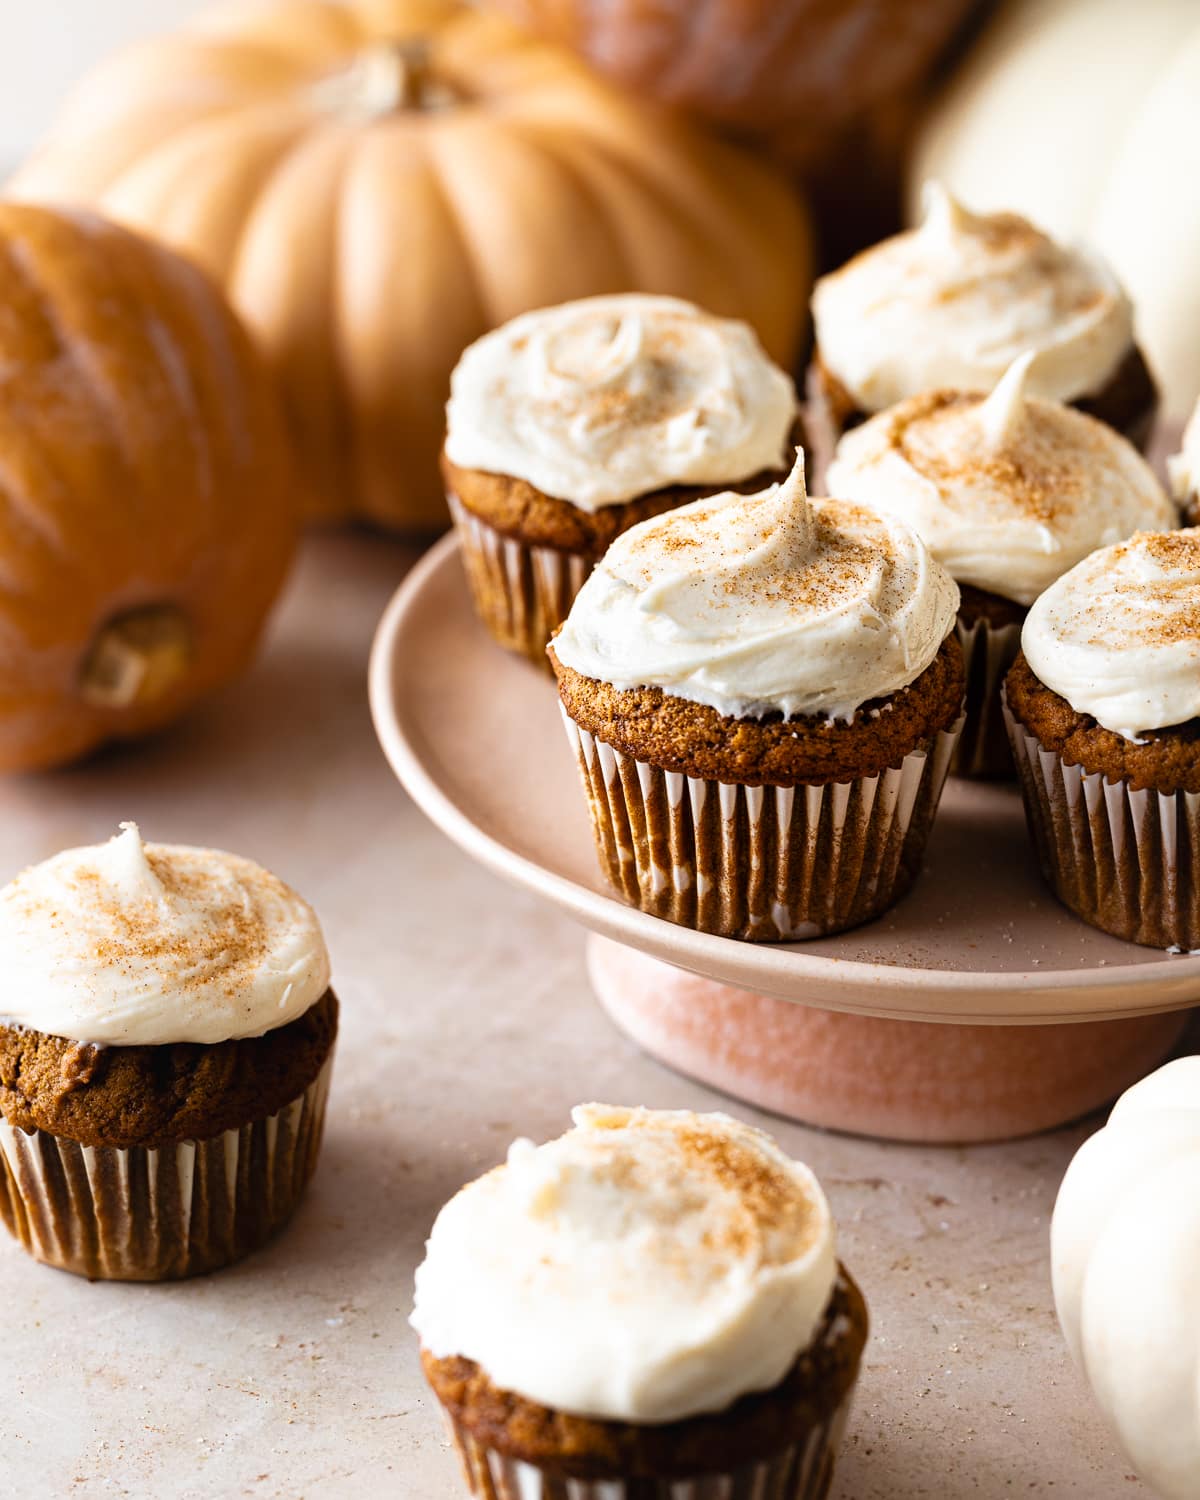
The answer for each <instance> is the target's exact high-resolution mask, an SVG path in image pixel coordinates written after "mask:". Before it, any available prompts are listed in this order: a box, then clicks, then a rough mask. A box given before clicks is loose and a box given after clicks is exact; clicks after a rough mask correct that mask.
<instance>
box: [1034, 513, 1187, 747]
mask: <svg viewBox="0 0 1200 1500" xmlns="http://www.w3.org/2000/svg"><path fill="white" fill-rule="evenodd" d="M1021 648H1022V650H1023V651H1024V652H1025V656H1026V659H1027V660H1028V662H1029V665H1030V667H1031V668H1032V669H1033V671H1034V672H1035V673H1036V675H1037V676H1038V677H1039V678H1040V679H1041V681H1042V682H1043V683H1045V685H1046V686H1047V687H1048V688H1051V689H1052V690H1053V691H1054V692H1056V693H1057V694H1058V695H1059V696H1060V697H1061V698H1065V699H1066V700H1067V702H1068V703H1069V704H1070V705H1071V707H1072V708H1073V709H1075V711H1076V712H1077V713H1082V714H1091V716H1092V717H1093V718H1094V719H1095V720H1096V722H1097V723H1098V724H1100V725H1102V726H1103V727H1104V728H1105V729H1111V730H1112V731H1113V732H1114V733H1116V734H1120V735H1124V737H1125V738H1126V739H1137V738H1138V737H1139V735H1140V734H1141V733H1142V732H1144V731H1145V730H1148V729H1164V728H1167V727H1168V726H1170V725H1174V724H1184V723H1186V722H1187V721H1188V720H1189V719H1194V718H1196V717H1198V716H1200V528H1194V527H1190V528H1188V529H1187V530H1184V531H1143V532H1138V533H1137V534H1136V535H1135V536H1132V537H1130V538H1129V540H1128V541H1125V542H1121V543H1119V544H1118V545H1117V546H1115V547H1105V548H1104V549H1103V550H1102V551H1099V552H1093V553H1092V555H1091V556H1090V557H1087V558H1085V559H1084V560H1083V562H1081V563H1079V564H1077V565H1076V566H1075V567H1074V568H1072V569H1071V571H1070V572H1069V573H1066V574H1064V575H1063V577H1062V578H1060V579H1059V580H1058V582H1057V583H1055V584H1052V585H1051V587H1050V588H1048V589H1047V590H1046V592H1045V593H1044V594H1043V595H1042V596H1041V598H1040V599H1038V600H1037V602H1036V603H1035V604H1034V605H1033V607H1032V609H1030V611H1029V614H1028V615H1027V616H1026V619H1025V626H1024V629H1023V630H1022V633H1021Z"/></svg>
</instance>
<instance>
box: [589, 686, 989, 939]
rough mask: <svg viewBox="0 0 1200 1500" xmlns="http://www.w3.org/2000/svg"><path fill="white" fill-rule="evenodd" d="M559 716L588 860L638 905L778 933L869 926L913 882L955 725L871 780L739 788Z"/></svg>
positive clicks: (696, 921) (768, 935)
mask: <svg viewBox="0 0 1200 1500" xmlns="http://www.w3.org/2000/svg"><path fill="white" fill-rule="evenodd" d="M563 722H564V723H565V725H566V729H567V737H568V739H569V740H570V742H571V745H572V746H573V748H574V750H575V754H576V757H577V759H578V762H579V769H580V771H581V773H582V775H583V783H584V790H585V792H586V794H587V799H588V805H589V807H590V809H591V814H592V831H593V834H594V835H595V840H596V851H597V854H598V855H599V859H600V865H601V868H602V869H603V870H604V871H605V873H606V874H607V875H608V878H609V880H610V881H611V882H612V884H613V885H614V886H616V888H617V890H618V891H620V892H621V894H622V895H623V896H624V897H625V898H626V900H628V901H630V902H631V903H632V904H633V905H634V906H638V907H640V908H641V909H642V911H646V912H650V913H651V914H652V915H653V916H656V917H665V918H666V919H667V920H668V921H670V922H677V923H679V924H680V925H681V926H684V927H694V928H697V929H698V930H700V931H701V932H712V933H716V934H718V935H719V936H723V937H735V938H748V939H751V940H754V941H758V942H780V941H787V940H797V939H803V938H815V937H822V936H824V935H826V934H827V933H832V932H840V931H842V930H843V929H845V928H847V927H855V926H857V925H858V924H859V923H860V922H867V921H870V919H871V918H872V917H876V916H878V915H879V914H880V912H882V911H885V910H886V909H887V908H888V907H889V906H891V905H892V904H893V903H894V902H895V901H897V900H898V899H899V898H900V897H901V896H902V895H903V894H904V892H905V891H906V890H907V889H908V887H909V886H910V885H911V884H912V882H913V880H914V879H915V878H916V876H917V874H918V872H919V870H920V866H921V859H922V856H923V854H924V851H925V843H926V840H927V839H928V836H929V830H930V827H931V826H932V823H933V815H934V813H935V811H936V810H937V804H938V799H939V798H940V796H941V793H942V787H943V785H944V783H945V780H946V772H947V770H948V768H949V765H950V757H951V755H952V754H953V751H954V746H955V742H956V741H957V739H958V732H959V729H960V728H961V720H960V721H959V723H958V724H956V725H955V726H954V727H953V728H952V729H950V730H946V731H942V732H941V733H939V734H937V735H935V736H934V737H933V738H932V739H930V740H928V741H926V742H925V743H924V744H923V745H921V746H920V747H918V748H917V749H916V750H913V751H911V752H910V753H909V754H908V755H906V756H905V757H904V759H903V760H902V761H901V762H900V763H899V764H898V765H896V766H894V767H892V768H891V769H889V770H886V771H883V772H881V773H880V774H879V775H876V776H866V777H860V778H859V779H857V780H854V781H848V782H831V783H828V784H826V785H823V786H795V787H782V786H761V787H754V786H740V785H735V784H731V783H727V782H717V781H706V780H702V779H699V778H696V777H691V776H684V775H683V774H682V773H680V772H677V771H663V770H661V769H659V767H657V766H654V765H650V764H648V763H647V762H645V761H638V760H634V759H633V758H632V757H631V756H628V755H624V754H622V752H621V751H619V750H616V749H614V748H613V747H612V746H611V745H607V744H605V743H603V742H602V741H600V740H598V739H596V738H595V737H594V736H593V735H591V734H590V733H589V732H588V731H587V730H585V729H583V728H581V727H580V726H579V725H578V724H576V723H575V722H574V720H572V719H571V718H570V717H569V716H568V715H567V713H566V712H565V710H564V711H563Z"/></svg>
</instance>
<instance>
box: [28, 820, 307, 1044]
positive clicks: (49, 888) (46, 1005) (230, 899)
mask: <svg viewBox="0 0 1200 1500" xmlns="http://www.w3.org/2000/svg"><path fill="white" fill-rule="evenodd" d="M0 971H2V972H3V973H4V975H5V995H4V1000H3V1002H0V1013H3V1015H4V1017H5V1019H6V1020H7V1021H8V1022H10V1023H13V1024H17V1025H23V1026H28V1027H30V1028H32V1029H34V1030H37V1031H44V1032H48V1033H50V1034H51V1035H53V1036H61V1037H67V1038H68V1039H70V1040H72V1041H79V1042H96V1043H114V1044H120V1045H125V1046H158V1045H162V1044H166V1043H171V1042H204V1043H214V1042H224V1041H229V1040H231V1039H234V1038H237V1037H252V1036H261V1035H262V1034H263V1033H264V1032H267V1031H273V1030H274V1029H275V1028H276V1027H278V1026H285V1025H286V1024H287V1023H288V1022H289V1021H292V1020H295V1018H296V1017H297V1016H299V1015H302V1014H303V1012H304V1011H306V1010H307V1009H308V1008H309V1006H310V1005H313V1004H315V1002H316V1001H317V1000H319V999H320V997H321V996H322V995H323V994H324V992H325V990H326V989H327V988H328V986H329V956H328V953H327V952H326V949H325V943H324V939H323V938H322V936H321V929H320V926H319V925H318V922H317V918H316V916H315V914H314V913H313V911H312V909H311V907H309V906H308V904H307V903H306V902H304V901H302V900H301V899H300V897H299V896H297V895H296V893H295V892H294V891H292V890H290V889H289V888H288V887H287V886H286V885H284V883H283V882H282V881H281V880H278V879H276V877H275V876H274V875H271V874H269V873H268V872H267V871H266V870H264V869H262V867H261V866H259V865H256V864H254V863H252V862H251V861H250V860H248V859H242V858H240V857H239V856H237V855H235V854H223V853H221V852H220V851H218V850H216V849H193V848H189V847H185V846H182V845H174V844H143V842H142V840H141V836H140V834H139V833H138V830H137V827H136V825H135V824H133V823H123V824H122V825H121V832H120V833H119V834H118V835H117V836H116V837H115V838H113V839H110V840H109V842H108V843H106V844H96V845H91V846H88V847H86V848H82V849H66V850H64V851H63V852H62V853H61V854H56V855H55V856H54V857H53V858H51V859H48V860H45V861H43V863H41V864H39V865H34V866H32V867H31V868H30V869H28V870H26V871H24V872H23V873H22V874H20V875H18V876H17V877H16V879H15V880H12V881H10V882H9V884H8V885H7V886H5V887H4V889H3V890H2V891H0Z"/></svg>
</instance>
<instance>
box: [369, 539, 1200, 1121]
mask: <svg viewBox="0 0 1200 1500" xmlns="http://www.w3.org/2000/svg"><path fill="white" fill-rule="evenodd" d="M370 690H371V711H372V715H373V717H374V720H375V728H376V732H377V733H378V735H379V739H380V742H381V744H382V745H383V749H384V752H385V753H386V755H387V757H388V760H389V761H390V763H391V765H392V768H393V769H394V770H395V772H396V775H397V776H398V777H399V779H400V780H401V782H402V783H403V784H404V786H405V787H406V788H407V789H408V791H409V792H410V793H411V795H412V797H413V798H414V800H415V801H416V802H417V803H418V804H419V805H420V806H421V807H422V808H423V809H424V811H425V812H426V813H427V814H428V815H429V817H430V818H432V819H433V821H434V822H435V823H436V824H437V825H438V826H439V827H440V828H441V829H442V830H443V831H444V832H445V833H446V834H448V835H449V837H450V838H452V839H453V840H454V841H455V843H457V844H459V845H460V846H461V847H462V848H463V849H464V850H465V851H466V852H467V853H468V854H470V855H472V856H473V857H474V858H476V859H478V860H480V861H481V862H482V863H483V864H485V865H486V866H488V867H489V868H490V869H492V870H494V871H496V873H497V874H500V875H502V876H504V877H505V878H507V879H509V880H511V881H514V882H515V883H517V884H518V885H522V886H525V887H527V888H528V889H530V890H532V891H536V892H537V893H538V894H539V895H541V896H544V897H545V898H546V899H547V900H549V901H552V902H554V903H555V904H557V905H558V906H560V907H561V908H562V909H563V910H564V911H566V912H568V913H569V914H570V915H571V916H573V917H575V918H576V919H577V920H579V921H580V922H582V923H583V924H584V925H585V926H586V927H589V928H591V929H592V931H593V933H594V934H596V936H594V937H593V938H592V939H591V940H590V944H589V950H588V963H589V970H590V973H591V977H592V983H593V985H594V987H595V990H596V993H597V995H598V996H599V999H600V1002H601V1004H602V1005H603V1006H604V1007H605V1009H606V1010H607V1011H608V1013H609V1015H610V1016H611V1017H612V1019H613V1020H614V1021H615V1022H616V1024H617V1025H618V1026H619V1027H621V1029H622V1030H624V1031H626V1032H627V1033H628V1034H629V1035H630V1036H631V1037H633V1038H634V1039H635V1040H636V1041H637V1042H638V1043H639V1045H641V1046H642V1047H643V1048H645V1050H646V1051H647V1052H650V1053H651V1054H653V1055H654V1056H655V1057H657V1058H659V1059H661V1060H662V1061H663V1062H665V1063H667V1064H668V1065H669V1066H671V1067H673V1068H676V1069H678V1070H679V1071H681V1072H683V1073H687V1074H690V1075H691V1076H693V1077H695V1078H699V1079H702V1080H703V1081H704V1082H705V1083H708V1084H711V1085H713V1086H714V1087H716V1088H719V1089H722V1090H724V1091H725V1092H727V1093H730V1094H733V1095H736V1096H737V1097H738V1098H741V1099H745V1100H748V1101H749V1102H751V1103H753V1104H756V1105H759V1106H762V1107H764V1108H767V1109H771V1110H775V1111H777V1112H778V1113H780V1114H784V1115H788V1116H790V1117H792V1118H794V1119H799V1120H804V1121H807V1122H808V1123H810V1124H817V1125H825V1126H829V1127H832V1128H834V1129H839V1130H849V1131H855V1132H859V1133H862V1134H867V1135H878V1136H885V1137H889V1138H893V1139H898V1140H914V1141H918V1140H919V1141H945V1142H948V1141H979V1140H996V1139H1001V1138H1004V1137H1008V1136H1013V1135H1021V1134H1026V1133H1028V1132H1030V1131H1035V1130H1043V1129H1047V1128H1048V1127H1050V1126H1052V1125H1056V1124H1061V1123H1062V1122H1064V1121H1066V1120H1069V1119H1073V1118H1075V1117H1077V1116H1079V1115H1081V1114H1084V1113H1086V1112H1087V1111H1088V1110H1090V1109H1094V1108H1096V1107H1097V1106H1098V1105H1101V1104H1103V1103H1105V1102H1106V1101H1107V1100H1109V1099H1111V1098H1112V1097H1113V1096H1114V1095H1115V1094H1117V1093H1118V1092H1120V1090H1122V1089H1123V1088H1125V1087H1127V1086H1128V1085H1129V1084H1130V1083H1132V1082H1133V1081H1134V1080H1135V1079H1136V1078H1138V1077H1140V1076H1141V1075H1142V1074H1143V1073H1145V1072H1147V1071H1148V1070H1149V1069H1150V1068H1151V1067H1153V1066H1154V1065H1155V1063H1157V1062H1158V1061H1159V1060H1160V1059H1161V1058H1162V1057H1163V1056H1164V1055H1165V1054H1166V1053H1167V1052H1168V1051H1169V1050H1170V1049H1171V1047H1172V1046H1174V1044H1175V1043H1176V1042H1177V1041H1178V1039H1179V1036H1180V1034H1181V1033H1182V1031H1183V1028H1184V1026H1185V1024H1186V1020H1187V1015H1186V1011H1187V1008H1188V1007H1190V1006H1192V1005H1194V1004H1195V1003H1196V1001H1197V998H1198V997H1200V956H1193V955H1184V956H1171V955H1168V954H1165V953H1160V952H1157V951H1156V950H1154V949H1149V948H1138V947H1135V946H1133V945H1131V944H1127V943H1122V942H1119V941H1117V940H1116V939H1115V938H1110V937H1106V936H1105V935H1104V934H1103V933H1099V932H1096V931H1094V930H1093V929H1092V928H1090V927H1087V926H1086V925H1085V924H1083V923H1082V922H1079V921H1078V920H1076V919H1075V918H1074V917H1072V916H1071V915H1070V914H1069V913H1067V912H1066V911H1064V910H1063V908H1062V907H1060V906H1059V905H1058V904H1057V902H1055V900H1054V899H1053V897H1052V896H1051V895H1050V894H1049V892H1048V891H1047V890H1046V889H1045V887H1044V886H1043V885H1042V883H1041V880H1040V878H1039V876H1038V873H1037V869H1036V867H1035V864H1034V860H1033V855H1032V851H1031V849H1030V847H1029V843H1028V839H1027V836H1026V831H1025V821H1024V815H1023V813H1022V810H1021V804H1020V798H1019V796H1018V794H1017V792H1016V790H1015V788H1013V787H1010V786H1002V785H994V784H970V783H964V782H953V781H952V782H951V783H950V785H949V787H948V789H947V792H946V795H945V798H944V801H943V803H942V807H941V810H940V812H939V815H938V822H937V825H936V827H935V829H934V833H933V837H932V839H931V841H930V846H929V852H928V857H927V867H926V870H925V873H924V875H923V876H922V878H921V880H920V882H919V883H918V885H917V887H916V889H915V890H914V891H913V892H912V894H911V895H910V896H908V897H907V898H906V899H905V900H904V901H903V902H902V903H901V904H900V905H899V906H898V907H897V908H896V909H895V910H894V911H893V912H891V913H889V914H888V915H886V916H884V917H883V918H881V919H880V920H879V921H877V922H873V923H871V924H870V925H869V926H866V927H861V928H858V929H857V930H855V931H853V932H848V933H842V934H840V935H838V936H837V937H832V938H824V939H821V940H819V941H817V942H811V943H784V944H755V943H739V942H735V941H733V940H731V939H729V938H720V937H712V936H710V935H708V934H707V933H698V932H692V931H690V930H689V929H687V928H683V927H676V926H674V925H673V924H672V923H670V922H665V921H662V920H661V919H659V918H657V917H651V916H648V915H646V914H645V913H644V912H640V911H637V910H635V909H633V908H632V907H629V906H626V905H625V904H624V902H623V901H621V900H619V899H617V898H616V897H615V896H614V895H613V894H612V893H611V892H610V891H609V890H608V889H607V887H606V885H605V883H604V881H603V879H602V877H601V875H600V873H599V869H598V866H597V864H596V861H595V856H594V853H593V848H592V838H591V831H590V829H589V827H588V818H587V811H586V807H585V804H584V800H583V794H582V791H581V789H580V787H579V785H578V781H577V776H578V772H577V770H576V767H575V764H574V760H573V758H572V756H571V754H570V752H569V750H568V747H567V743H566V736H565V735H564V733H563V730H562V725H561V721H560V718H559V712H558V704H557V699H556V697H555V693H554V688H553V684H552V683H551V681H550V679H549V678H548V677H546V676H543V675H541V674H539V673H538V672H537V671H536V670H535V669H534V668H533V667H531V666H530V665H529V664H528V663H526V662H524V661H521V660H518V659H516V658H514V657H510V656H508V655H506V654H505V653H504V652H502V651H500V650H499V649H498V648H497V647H495V646H494V645H493V644H492V642H491V641H490V640H489V639H488V638H487V636H486V635H485V634H484V632H483V630H482V629H481V627H480V626H479V625H478V624H477V623H476V621H475V618H474V615H473V614H472V611H471V607H470V602H469V600H468V597H467V592H466V583H465V580H464V578H463V573H462V567H461V564H460V561H459V557H458V548H457V543H456V541H455V539H454V538H453V537H452V536H448V537H446V538H444V539H443V540H442V541H441V542H440V543H439V544H438V545H437V546H436V547H435V548H434V549H433V550H432V551H431V552H430V553H429V554H428V555H427V556H426V557H425V558H424V559H423V560H422V562H421V563H420V564H419V565H418V566H417V567H416V568H415V569H414V570H413V572H412V573H411V574H410V575H409V577H408V578H407V579H406V580H405V582H404V584H403V585H402V587H401V588H400V590H399V591H398V592H397V594H396V596H395V598H394V599H393V600H392V602H391V604H390V605H389V607H388V609H387V612H386V613H385V615H384V618H383V620H382V622H381V624H380V627H379V631H378V634H377V636H376V640H375V645H374V650H373V652H372V657H371V673H370ZM639 1102H646V1103H653V1101H652V1100H647V1101H639Z"/></svg>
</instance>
